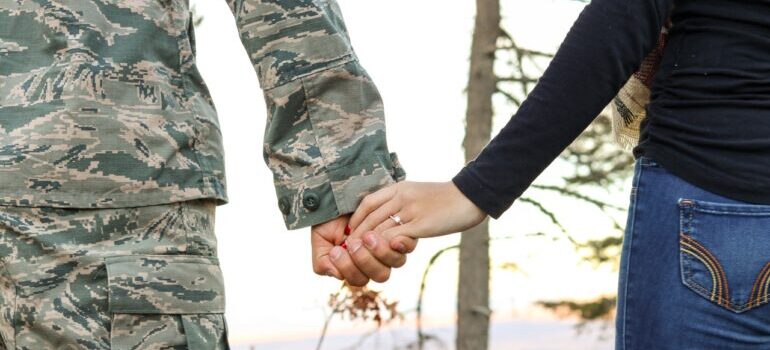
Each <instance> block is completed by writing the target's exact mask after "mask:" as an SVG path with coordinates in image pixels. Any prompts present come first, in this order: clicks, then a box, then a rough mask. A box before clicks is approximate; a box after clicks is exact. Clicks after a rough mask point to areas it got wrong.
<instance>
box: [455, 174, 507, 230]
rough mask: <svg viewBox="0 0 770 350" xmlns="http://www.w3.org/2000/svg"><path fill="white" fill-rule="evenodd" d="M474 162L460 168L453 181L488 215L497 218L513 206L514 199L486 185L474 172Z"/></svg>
mask: <svg viewBox="0 0 770 350" xmlns="http://www.w3.org/2000/svg"><path fill="white" fill-rule="evenodd" d="M472 164H473V162H470V163H468V165H466V166H465V167H464V168H463V169H462V170H460V172H459V173H457V175H455V177H453V178H452V182H453V183H454V184H455V186H457V188H458V189H459V190H460V192H462V193H463V194H464V195H465V196H466V197H468V199H469V200H470V201H471V202H473V204H475V205H476V206H477V207H479V208H480V209H481V210H483V211H484V212H485V213H487V215H489V216H491V217H492V218H494V219H497V218H499V217H500V216H501V215H503V213H504V212H505V211H506V210H508V208H510V207H511V205H512V204H513V201H512V200H507V199H505V198H502V196H501V195H500V194H499V193H497V192H495V191H494V190H493V189H491V188H489V187H487V186H485V185H484V183H483V182H481V180H480V179H479V177H478V176H476V174H474V173H473V170H472V168H471V167H470V166H471V165H472Z"/></svg>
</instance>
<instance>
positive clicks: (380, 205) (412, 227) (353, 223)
mask: <svg viewBox="0 0 770 350" xmlns="http://www.w3.org/2000/svg"><path fill="white" fill-rule="evenodd" d="M391 216H393V217H395V218H400V219H401V222H402V224H401V225H399V224H398V223H397V222H396V221H395V220H394V219H393V218H391ZM486 216H487V215H486V213H484V212H483V211H482V210H481V209H479V208H478V207H477V206H476V205H475V204H473V202H471V201H470V200H469V199H468V198H467V197H465V195H463V194H462V192H460V190H459V189H458V188H457V186H455V184H454V183H452V182H451V181H448V182H409V181H404V182H399V183H397V184H395V185H393V186H390V187H386V188H384V189H381V190H379V191H377V192H375V193H372V194H370V195H368V196H366V197H365V198H364V200H363V202H362V203H361V205H360V206H359V207H358V209H357V210H356V212H355V213H354V214H353V216H352V217H351V219H350V223H349V225H350V227H351V228H353V233H352V234H351V237H356V236H359V235H363V234H365V233H367V232H369V231H376V232H380V233H381V234H382V236H383V238H384V239H386V240H390V246H391V248H393V249H395V250H397V251H401V252H406V251H407V249H408V248H409V247H405V246H404V243H405V242H406V239H407V237H412V238H426V237H433V236H441V235H446V234H449V233H454V232H461V231H464V230H466V229H469V228H471V227H473V226H476V225H478V224H479V223H481V222H482V221H483V220H484V218H486ZM399 236H406V237H399Z"/></svg>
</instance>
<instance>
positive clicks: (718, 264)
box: [678, 198, 770, 313]
mask: <svg viewBox="0 0 770 350" xmlns="http://www.w3.org/2000/svg"><path fill="white" fill-rule="evenodd" d="M678 204H679V213H680V221H679V226H680V230H679V251H680V254H679V261H680V268H681V273H682V282H683V283H684V284H685V285H686V286H687V287H689V288H690V289H691V290H692V291H694V292H695V293H697V294H698V295H700V296H701V297H703V298H706V299H708V300H709V301H711V302H713V303H714V304H716V305H719V306H722V307H724V308H726V309H728V310H731V311H733V312H736V313H740V312H744V311H747V310H751V309H753V308H756V307H759V306H761V305H764V304H767V302H768V286H769V284H770V205H759V204H742V203H737V204H736V203H720V202H710V201H704V200H698V199H692V198H680V199H679V201H678Z"/></svg>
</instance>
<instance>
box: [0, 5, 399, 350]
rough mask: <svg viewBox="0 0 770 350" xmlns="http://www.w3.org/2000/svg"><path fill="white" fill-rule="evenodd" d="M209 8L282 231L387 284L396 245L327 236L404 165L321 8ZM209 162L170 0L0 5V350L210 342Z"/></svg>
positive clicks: (218, 304) (216, 131) (330, 263)
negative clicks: (243, 80) (256, 94)
mask: <svg viewBox="0 0 770 350" xmlns="http://www.w3.org/2000/svg"><path fill="white" fill-rule="evenodd" d="M227 2H228V5H229V7H230V9H231V10H232V12H233V15H234V17H235V20H236V22H237V26H238V29H239V32H240V35H241V39H242V42H243V44H244V46H245V48H246V50H247V52H248V54H249V56H250V58H251V60H252V62H253V64H254V68H255V69H256V71H257V74H258V77H259V83H260V85H261V87H262V88H263V90H264V94H265V98H266V101H267V106H268V122H267V127H266V130H265V137H264V157H265V161H266V163H267V165H268V167H269V168H270V169H271V171H272V172H273V174H274V180H275V188H276V194H277V196H278V203H279V208H280V211H281V213H283V217H284V219H285V222H286V227H287V228H288V229H299V228H303V227H308V226H312V227H313V229H312V235H311V236H312V244H313V252H314V258H313V264H314V269H315V271H316V272H317V273H319V274H328V275H331V276H334V277H337V278H340V279H342V278H345V279H347V280H349V281H350V282H351V283H352V284H356V285H362V284H365V283H366V282H368V280H369V278H375V279H377V280H384V279H387V276H388V275H387V274H388V272H389V268H387V266H400V264H403V259H404V255H403V253H406V252H408V251H411V249H413V248H414V241H410V242H409V244H407V246H406V247H401V249H400V250H401V252H396V251H393V250H390V248H389V247H387V245H385V244H381V245H379V248H378V249H371V253H370V250H360V251H359V252H358V253H356V254H357V257H358V259H357V260H356V261H357V262H355V263H354V262H353V261H352V258H351V257H350V256H349V255H348V254H342V253H343V252H344V250H343V249H342V248H340V247H338V246H339V245H340V244H341V243H342V241H343V237H344V236H343V233H342V231H343V230H344V228H345V227H346V224H347V220H348V218H349V215H347V214H349V213H351V212H353V211H354V210H355V209H356V207H357V206H358V204H359V201H360V200H361V198H362V197H363V196H365V195H367V194H368V193H371V192H374V191H375V190H377V189H379V188H382V187H385V186H386V185H389V184H392V183H394V182H397V181H399V180H402V179H403V178H404V176H405V174H404V171H403V170H402V168H401V167H400V165H399V163H398V160H397V158H396V156H395V154H393V153H390V152H389V150H388V147H387V144H386V139H385V120H384V113H383V105H382V101H381V98H380V95H379V93H378V91H377V89H376V87H375V85H374V84H373V83H372V81H371V79H370V77H369V75H368V74H367V73H366V71H365V70H364V69H363V68H362V67H361V65H360V64H359V62H358V60H357V58H356V55H355V53H354V51H353V49H352V48H351V46H350V41H349V38H348V36H347V34H346V30H345V26H344V23H343V20H342V17H341V14H340V11H339V8H338V7H337V4H336V3H335V1H334V0H228V1H227ZM224 169H225V168H224V164H223V149H222V140H221V133H220V128H219V123H218V121H217V117H216V111H215V109H214V105H213V103H212V100H211V97H210V95H209V92H208V90H207V88H206V85H205V84H204V81H203V79H202V78H201V76H200V74H199V73H198V71H197V69H196V63H195V37H194V32H193V26H192V22H191V15H190V12H189V8H188V3H187V0H144V1H129V0H34V1H33V0H0V258H1V262H2V269H0V309H1V310H0V348H6V349H33V350H38V349H146V348H189V349H193V350H201V349H222V348H227V347H228V345H227V335H226V324H225V318H224V315H223V313H224V306H225V303H224V287H223V282H222V274H221V271H220V269H219V264H218V261H217V250H216V238H215V236H214V232H213V231H214V230H213V220H214V213H215V208H216V206H218V205H222V204H225V203H226V202H227V194H226V187H225V172H224Z"/></svg>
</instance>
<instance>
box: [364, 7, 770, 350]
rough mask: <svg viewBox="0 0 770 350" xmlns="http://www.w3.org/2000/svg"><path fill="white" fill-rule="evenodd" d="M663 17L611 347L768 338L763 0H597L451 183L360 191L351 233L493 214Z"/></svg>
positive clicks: (602, 95)
mask: <svg viewBox="0 0 770 350" xmlns="http://www.w3.org/2000/svg"><path fill="white" fill-rule="evenodd" d="M674 5H675V6H674ZM669 16H670V18H671V24H672V26H671V28H670V31H669V34H668V35H669V36H668V44H667V47H666V48H665V50H664V52H663V55H662V61H661V62H660V68H659V69H660V70H659V71H658V73H657V75H656V76H655V77H654V81H653V84H652V96H651V102H650V104H649V105H648V106H647V117H646V119H645V120H644V121H643V123H642V125H641V137H640V141H639V143H638V144H637V145H636V147H635V148H634V149H633V154H634V156H635V158H636V163H635V168H634V178H633V188H632V190H631V194H630V206H629V213H628V219H627V225H626V231H625V238H624V242H623V248H622V255H621V268H620V279H619V285H618V304H617V321H616V348H617V349H676V350H683V349H768V348H770V312H768V311H770V306H768V304H767V301H768V289H769V288H768V286H769V285H770V232H768V231H767V228H768V227H770V98H769V97H770V2H767V1H743V0H697V1H693V0H638V1H620V0H593V1H592V2H591V3H590V4H589V5H587V6H586V7H585V9H584V10H583V11H582V13H581V14H580V16H579V17H578V18H577V20H576V22H575V23H574V25H573V26H572V28H571V29H570V31H569V33H568V34H567V36H566V38H565V40H564V42H563V43H562V44H561V46H560V47H559V49H558V51H557V53H556V55H555V56H554V58H553V61H552V62H551V64H550V66H549V67H548V68H547V69H546V71H545V72H544V74H543V76H542V78H541V79H540V81H539V83H538V84H537V86H536V87H535V88H534V90H533V91H532V93H531V94H530V95H529V97H528V98H527V99H526V100H525V101H524V103H523V104H522V106H521V108H520V109H519V110H518V112H517V113H516V115H515V116H514V117H513V118H512V119H511V120H510V121H509V122H508V124H507V125H506V126H505V127H504V128H503V129H502V130H501V132H500V133H499V135H497V136H496V137H495V138H494V139H493V140H492V141H491V142H490V143H489V145H488V146H487V147H486V149H484V151H483V152H482V153H481V154H480V155H479V156H478V158H477V159H475V160H474V161H472V162H470V163H469V164H467V165H466V166H465V167H464V168H463V169H462V170H461V171H460V172H459V173H458V174H457V175H456V176H454V178H453V179H452V181H449V182H444V183H414V182H407V183H400V184H397V185H394V186H392V187H389V188H386V189H383V190H380V191H379V192H377V193H375V194H372V195H370V196H368V197H367V198H365V200H364V205H362V206H361V207H360V208H359V210H358V211H357V212H356V213H355V214H354V216H353V218H352V219H351V222H350V224H351V227H352V228H353V229H354V232H353V238H354V239H355V238H356V237H357V236H358V235H360V234H362V233H364V232H367V231H370V230H372V229H376V230H381V231H383V232H382V234H383V235H384V238H385V239H386V240H387V239H391V246H392V247H394V248H395V247H398V246H399V245H400V244H401V239H403V237H406V236H408V237H414V238H422V237H431V236H438V235H444V234H448V233H451V232H458V231H462V230H464V229H467V228H469V227H472V226H474V225H476V224H478V223H479V222H481V221H482V220H483V219H484V218H485V217H486V216H487V215H489V216H491V217H493V218H498V217H499V216H500V215H501V214H502V213H503V212H504V211H506V210H507V209H508V208H509V207H510V205H511V204H512V202H513V201H514V200H515V199H516V198H517V197H519V196H520V195H521V193H522V192H523V191H524V190H525V189H526V188H527V187H528V186H529V185H530V184H531V182H532V181H533V180H534V179H535V177H536V176H537V175H539V174H540V173H541V172H542V171H543V169H545V168H546V167H547V166H548V165H549V163H551V162H552V161H553V160H554V159H555V158H556V157H557V156H558V154H559V153H560V152H561V151H562V150H563V149H564V148H565V147H566V146H567V145H569V144H570V143H571V142H572V141H573V140H574V139H575V138H576V137H577V136H578V135H579V134H580V132H581V131H582V130H584V129H585V128H586V127H587V126H588V124H589V123H590V122H591V121H592V120H593V119H594V118H595V117H596V116H597V115H598V114H599V113H600V112H601V110H602V109H603V108H604V107H605V106H606V105H607V104H608V103H609V102H610V101H611V100H612V99H613V97H614V96H615V95H616V94H617V92H618V90H619V89H620V88H621V86H622V85H623V84H624V83H625V82H626V81H627V80H628V78H629V77H630V76H631V74H632V73H633V72H634V70H635V69H637V68H638V67H639V66H640V63H641V62H642V60H643V59H644V57H645V56H646V55H647V54H648V53H649V52H650V51H651V50H652V49H653V48H654V46H655V44H656V42H657V39H658V37H659V33H660V30H661V28H662V27H663V25H664V23H665V21H666V19H667V18H669ZM399 223H401V224H402V225H399Z"/></svg>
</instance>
